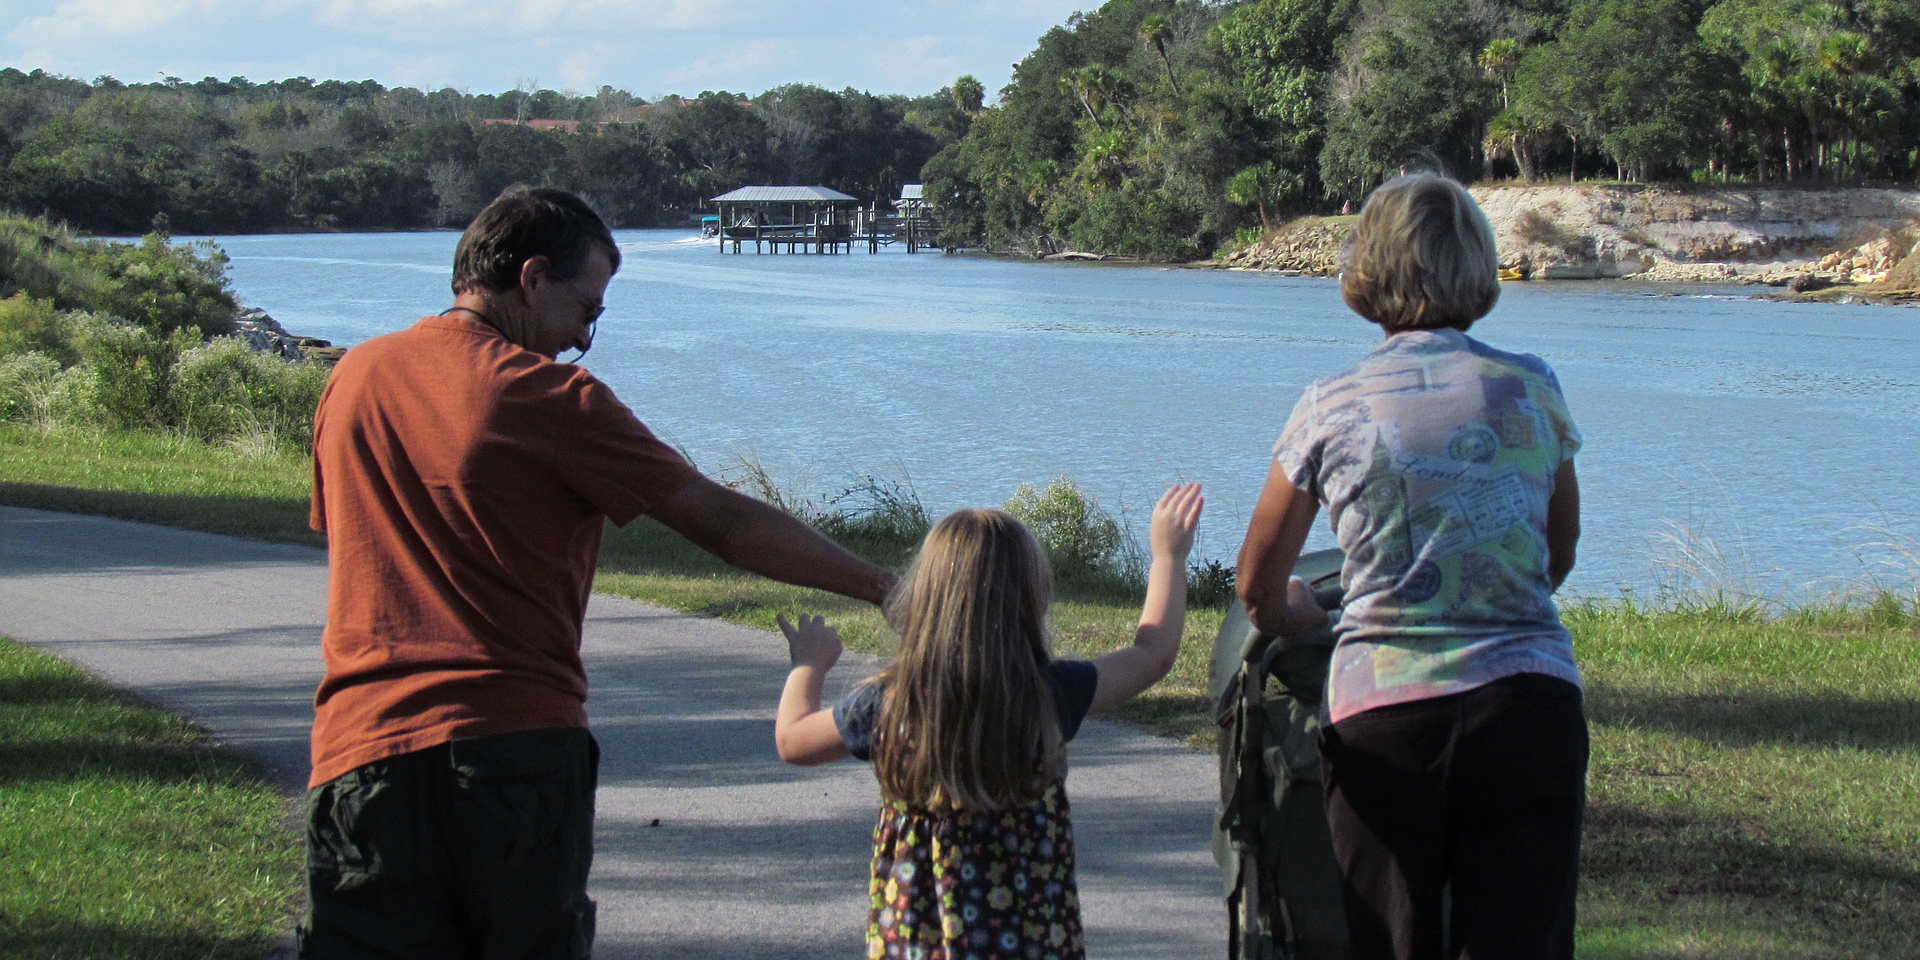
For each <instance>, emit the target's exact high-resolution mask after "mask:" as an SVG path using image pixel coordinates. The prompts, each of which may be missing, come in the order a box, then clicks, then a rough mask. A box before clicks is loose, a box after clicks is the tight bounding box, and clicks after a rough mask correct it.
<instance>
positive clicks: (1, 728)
mask: <svg viewBox="0 0 1920 960" xmlns="http://www.w3.org/2000/svg"><path fill="white" fill-rule="evenodd" d="M286 813H287V807H286V801H285V799H284V798H283V797H281V796H280V794H279V793H278V792H277V791H275V790H274V789H273V788H272V787H270V786H268V785H267V784H265V783H264V782H262V781H261V780H260V779H259V778H258V777H256V776H255V775H254V774H253V772H252V771H251V769H250V768H249V767H248V765H247V764H246V763H245V762H244V761H243V760H242V759H240V758H239V757H238V756H236V755H234V754H232V753H230V752H228V751H226V750H222V749H217V748H214V747H212V746H210V745H209V744H208V743H207V740H206V737H205V735H204V734H202V733H201V732H200V731H198V730H196V729H194V728H193V727H191V726H189V725H188V724H187V723H185V722H184V721H182V720H180V719H179V718H177V717H173V716H170V715H168V714H165V713H162V712H160V711H158V710H154V709H152V708H149V707H146V706H143V705H141V704H139V703H136V702H133V701H131V700H128V699H126V698H125V697H122V696H121V695H119V694H117V693H115V692H114V691H112V690H110V689H108V688H107V687H105V686H103V685H102V684H100V683H99V682H98V681H96V680H94V679H93V678H92V677H89V676H87V675H86V674H85V673H83V672H81V671H80V670H78V669H76V668H74V667H72V666H70V665H68V664H66V663H64V662H62V661H60V660H57V659H54V658H52V657H49V656H46V655H44V654H40V653H36V652H34V651H32V650H29V649H27V648H25V647H23V646H21V645H19V644H17V643H14V642H13V641H11V640H7V639H5V638H0V865H4V866H0V956H5V957H9V958H19V960H29V958H56V957H58V958H76V960H78V958H86V960H112V958H127V960H172V958H179V960H203V958H226V957H232V958H254V957H258V956H259V955H260V954H261V952H262V951H263V950H264V949H265V947H266V945H267V944H268V943H270V942H271V941H272V940H273V939H274V938H276V937H278V936H280V935H281V933H282V932H283V931H284V930H285V929H286V927H287V922H288V917H289V915H290V911H291V910H292V907H293V902H294V894H295V888H296V877H297V873H298V867H299V859H298V849H297V844H296V841H295V839H294V837H293V835H292V832H291V831H290V830H289V829H288V827H287V823H286Z"/></svg>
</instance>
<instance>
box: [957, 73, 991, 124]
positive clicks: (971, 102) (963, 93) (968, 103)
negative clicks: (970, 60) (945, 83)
mask: <svg viewBox="0 0 1920 960" xmlns="http://www.w3.org/2000/svg"><path fill="white" fill-rule="evenodd" d="M986 102H987V89H986V88H985V87H983V86H981V85H980V81H978V80H975V79H974V78H973V74H971V73H969V74H963V75H962V76H961V77H960V79H958V80H955V81H954V82H953V106H954V108H955V109H957V110H959V111H960V112H961V113H964V114H966V115H967V116H969V117H976V116H979V115H980V111H981V110H982V109H984V107H985V104H986Z"/></svg>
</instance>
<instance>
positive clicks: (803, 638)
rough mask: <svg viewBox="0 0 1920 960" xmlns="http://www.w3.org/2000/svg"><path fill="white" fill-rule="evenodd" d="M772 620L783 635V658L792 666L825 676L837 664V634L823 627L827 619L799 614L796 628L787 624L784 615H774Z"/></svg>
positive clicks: (830, 628)
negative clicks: (788, 658) (789, 660)
mask: <svg viewBox="0 0 1920 960" xmlns="http://www.w3.org/2000/svg"><path fill="white" fill-rule="evenodd" d="M773 619H774V621H775V622H776V623H778V624H780V632H781V633H784V634H786V635H787V655H788V656H789V657H791V658H792V660H793V665H794V666H796V667H813V668H814V669H816V670H819V671H820V672H821V673H825V672H827V671H828V670H832V669H833V665H834V664H835V663H838V662H839V661H840V650H841V646H840V631H838V630H835V629H834V628H832V627H829V626H827V618H825V617H810V616H807V615H806V614H804V613H803V614H800V623H799V625H798V626H795V625H793V624H791V623H788V622H787V617H786V615H785V614H775V615H774V618H773Z"/></svg>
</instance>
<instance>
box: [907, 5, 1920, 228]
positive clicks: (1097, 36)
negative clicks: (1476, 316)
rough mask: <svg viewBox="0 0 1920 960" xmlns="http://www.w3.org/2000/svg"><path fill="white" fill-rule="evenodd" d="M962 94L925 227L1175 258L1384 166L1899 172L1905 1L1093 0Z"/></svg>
mask: <svg viewBox="0 0 1920 960" xmlns="http://www.w3.org/2000/svg"><path fill="white" fill-rule="evenodd" d="M974 86H975V87H977V84H975V85H974ZM966 87H967V83H966V81H965V78H963V81H962V82H960V83H956V84H955V85H954V88H953V90H954V92H955V93H956V95H957V94H958V93H960V92H961V91H963V90H964V89H966ZM962 112H963V113H964V114H965V118H966V122H967V125H968V130H967V133H966V136H965V137H964V138H962V139H960V140H959V141H958V142H956V143H953V144H951V145H949V146H947V147H946V148H945V149H944V150H942V151H941V152H940V153H939V154H938V155H936V156H935V157H934V158H933V160H932V161H930V162H929V164H928V165H927V167H926V168H925V171H924V176H925V180H926V183H927V191H928V196H929V197H932V198H934V199H935V200H936V201H937V202H939V203H941V204H943V205H944V207H945V208H946V209H947V210H948V211H949V218H948V222H947V225H946V227H947V230H948V231H949V234H950V236H949V241H950V242H966V241H975V242H984V243H987V244H988V245H990V246H992V247H994V248H998V249H1019V250H1028V251H1033V252H1044V251H1047V250H1053V249H1060V248H1063V247H1071V248H1076V249H1083V250H1100V251H1106V252H1115V253H1126V254H1135V255H1145V256H1164V257H1189V256H1195V255H1200V254H1204V253H1206V252H1207V251H1208V250H1210V249H1212V248H1214V247H1216V246H1218V245H1221V244H1223V243H1226V242H1229V241H1231V240H1232V239H1233V238H1234V237H1235V236H1236V234H1238V235H1242V236H1244V235H1246V232H1247V231H1248V230H1250V229H1258V227H1259V226H1260V225H1262V224H1266V225H1271V224H1272V223H1274V222H1275V221H1276V219H1277V218H1279V217H1282V216H1287V215H1291V214H1295V213H1301V212H1331V211H1333V210H1337V209H1339V208H1341V207H1342V206H1344V205H1346V203H1347V202H1348V201H1355V202H1357V201H1358V199H1359V198H1361V197H1364V195H1365V194H1366V192H1367V191H1368V190H1370V189H1371V188H1372V187H1373V186H1375V185H1377V184H1378V183H1380V182H1381V181H1382V180H1384V179H1386V178H1387V177H1390V176H1393V175H1395V174H1397V173H1399V172H1400V171H1401V170H1403V169H1407V168H1409V167H1421V168H1427V169H1435V168H1438V169H1442V170H1445V171H1447V172H1450V173H1452V174H1453V175H1455V176H1458V177H1460V178H1462V179H1466V180H1474V179H1483V180H1484V179H1506V178H1512V179H1519V180H1523V181H1533V180H1538V179H1541V178H1553V179H1557V180H1586V179H1606V180H1616V181H1629V182H1650V181H1661V182H1669V183H1672V182H1682V183H1692V182H1710V183H1794V184H1861V183H1874V182H1880V183H1912V182H1913V181H1914V179H1915V176H1916V172H1917V171H1920V4H1916V3H1914V2H1913V0H1243V2H1230V3H1214V2H1205V0H1111V2H1108V3H1106V4H1104V5H1102V6H1101V7H1100V8H1099V9H1097V10H1095V11H1093V12H1090V13H1083V14H1077V15H1075V16H1074V17H1073V18H1071V19H1070V20H1069V21H1068V22H1067V23H1066V24H1064V25H1063V26H1060V27H1057V28H1055V29H1053V30H1051V31H1049V32H1048V33H1047V34H1046V35H1045V36H1043V37H1041V38H1040V41H1039V45H1038V47H1037V48H1036V49H1035V50H1034V51H1033V52H1032V53H1031V54H1030V55H1028V56H1027V58H1026V59H1025V60H1023V61H1021V62H1020V63H1019V64H1018V65H1017V66H1016V67H1015V71H1014V75H1013V78H1012V81H1011V82H1010V83H1009V84H1008V85H1007V86H1006V88H1005V89H1003V90H1002V91H1001V92H1000V97H999V102H998V104H997V105H996V106H994V107H992V108H990V109H986V108H982V107H981V106H980V105H979V104H978V103H977V102H976V103H974V104H973V105H972V109H965V108H964V106H963V111H962Z"/></svg>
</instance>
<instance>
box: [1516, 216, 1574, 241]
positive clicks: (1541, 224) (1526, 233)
mask: <svg viewBox="0 0 1920 960" xmlns="http://www.w3.org/2000/svg"><path fill="white" fill-rule="evenodd" d="M1513 235H1514V237H1515V239H1518V240H1519V241H1520V242H1521V243H1524V244H1528V245H1529V246H1537V247H1557V246H1559V245H1560V244H1561V242H1562V241H1564V240H1565V239H1566V235H1565V234H1564V233H1562V232H1561V231H1560V225H1559V224H1557V223H1555V222H1553V219H1552V218H1550V217H1548V216H1547V215H1546V214H1543V213H1541V212H1540V211H1538V210H1523V211H1521V213H1520V215H1519V216H1517V217H1514V218H1513Z"/></svg>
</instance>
